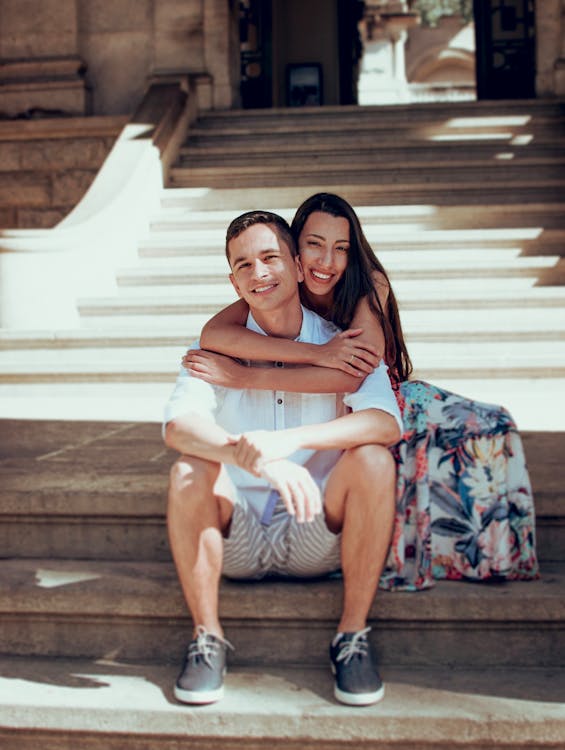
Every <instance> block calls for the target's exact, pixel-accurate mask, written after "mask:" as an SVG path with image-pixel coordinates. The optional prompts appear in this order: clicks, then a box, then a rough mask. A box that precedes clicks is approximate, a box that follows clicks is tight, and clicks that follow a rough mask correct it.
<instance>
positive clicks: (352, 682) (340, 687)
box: [330, 628, 385, 706]
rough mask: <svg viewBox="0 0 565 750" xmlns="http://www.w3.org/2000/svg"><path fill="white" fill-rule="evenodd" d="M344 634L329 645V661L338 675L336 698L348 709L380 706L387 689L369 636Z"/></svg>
mask: <svg viewBox="0 0 565 750" xmlns="http://www.w3.org/2000/svg"><path fill="white" fill-rule="evenodd" d="M370 629H371V628H365V629H364V630H359V631H358V632H357V633H342V634H340V635H338V636H336V637H335V638H334V640H333V641H332V643H331V644H330V660H331V665H332V672H333V673H334V675H335V689H334V695H335V697H336V698H337V700H338V701H339V702H340V703H346V704H347V705H348V706H368V705H370V704H371V703H377V702H378V701H380V700H381V698H382V697H383V696H384V694H385V688H384V685H383V682H382V680H381V678H380V675H379V672H378V670H377V664H376V661H375V658H374V656H373V654H372V652H371V647H370V645H369V641H368V640H367V633H368V632H369V630H370Z"/></svg>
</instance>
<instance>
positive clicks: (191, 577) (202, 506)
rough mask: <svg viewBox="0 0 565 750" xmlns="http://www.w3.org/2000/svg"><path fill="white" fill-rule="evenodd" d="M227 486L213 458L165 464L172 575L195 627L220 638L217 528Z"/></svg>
mask: <svg viewBox="0 0 565 750" xmlns="http://www.w3.org/2000/svg"><path fill="white" fill-rule="evenodd" d="M233 497H234V496H233V487H232V485H231V482H230V480H229V478H228V476H227V474H226V471H225V469H224V468H223V467H222V466H221V465H220V464H217V463H213V462H210V461H206V460H204V459H200V458H195V457H193V456H181V457H180V458H179V459H178V460H177V461H176V463H175V464H174V465H173V467H172V469H171V475H170V484H169V504H168V513H167V524H168V529H169V540H170V546H171V551H172V553H173V558H174V561H175V565H176V569H177V573H178V577H179V580H180V583H181V586H182V590H183V593H184V597H185V600H186V603H187V605H188V608H189V610H190V613H191V615H192V621H193V623H194V627H195V629H196V628H197V627H198V626H202V627H204V628H205V629H206V631H207V632H208V633H211V634H212V635H217V636H220V637H223V630H222V626H221V624H220V621H219V616H218V596H219V583H220V577H221V572H222V560H223V533H224V532H225V530H226V529H227V528H228V526H229V523H230V520H231V516H232V513H233Z"/></svg>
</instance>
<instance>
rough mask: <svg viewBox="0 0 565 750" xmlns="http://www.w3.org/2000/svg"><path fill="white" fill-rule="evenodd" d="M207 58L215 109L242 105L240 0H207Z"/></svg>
mask: <svg viewBox="0 0 565 750" xmlns="http://www.w3.org/2000/svg"><path fill="white" fill-rule="evenodd" d="M203 2H204V45H205V49H204V59H205V69H206V72H207V73H208V74H209V75H210V76H211V77H212V107H213V109H230V108H232V107H237V106H239V103H240V97H239V78H240V70H239V66H240V62H239V58H240V51H239V29H238V23H239V21H238V3H237V2H236V0H203Z"/></svg>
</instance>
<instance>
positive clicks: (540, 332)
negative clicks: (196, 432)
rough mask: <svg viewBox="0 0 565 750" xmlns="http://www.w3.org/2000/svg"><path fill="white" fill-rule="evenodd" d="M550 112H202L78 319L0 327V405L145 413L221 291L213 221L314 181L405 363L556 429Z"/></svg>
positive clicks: (155, 413) (559, 168) (8, 410)
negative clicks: (391, 310)
mask: <svg viewBox="0 0 565 750" xmlns="http://www.w3.org/2000/svg"><path fill="white" fill-rule="evenodd" d="M563 123H564V118H563V107H562V105H560V104H559V103H547V102H528V103H519V102H505V103H503V104H500V103H498V104H492V103H485V102H481V103H458V104H451V105H449V107H446V106H445V105H437V104H436V105H425V106H424V105H420V106H417V107H413V108H407V107H384V108H374V107H368V108H360V109H358V108H354V107H345V108H335V109H334V108H323V109H322V110H320V109H309V110H304V111H301V112H300V113H297V112H296V111H294V110H270V111H266V110H265V111H258V112H256V113H252V114H250V113H248V112H247V113H241V112H219V113H214V114H210V115H205V116H202V117H201V118H200V119H199V120H198V121H197V122H196V123H195V125H194V126H193V127H192V128H191V130H190V132H189V137H188V139H187V141H186V144H185V146H184V147H183V148H182V149H181V153H180V154H179V158H178V160H177V163H176V165H175V166H174V167H173V168H172V169H171V170H170V175H169V186H168V187H167V188H166V189H165V190H164V191H163V196H162V201H161V209H160V211H159V213H158V214H157V215H155V216H153V217H151V221H150V223H149V225H148V230H147V234H146V236H145V238H143V239H142V240H141V242H140V246H139V257H138V260H137V263H136V265H135V266H132V267H127V268H123V269H121V270H120V271H119V272H118V275H117V278H116V293H115V295H114V296H112V297H105V298H99V297H94V298H83V299H81V300H79V302H78V305H79V309H80V315H81V321H82V327H81V328H80V329H76V330H72V331H67V330H59V331H49V332H47V333H46V332H36V331H26V332H21V331H0V414H2V415H4V416H7V417H17V416H39V417H45V418H57V417H58V416H62V413H61V411H60V409H61V408H63V409H64V414H65V416H67V415H68V416H70V417H71V418H72V417H73V416H75V417H76V416H82V417H84V418H89V417H92V418H99V417H102V418H108V419H112V418H115V416H116V414H118V416H120V417H121V418H124V419H135V420H138V419H142V420H144V419H150V420H157V421H158V420H159V419H160V413H161V405H162V403H163V400H164V399H165V398H166V396H167V393H168V389H169V385H170V383H171V381H172V378H173V377H174V374H175V372H176V370H177V367H178V363H179V361H180V357H181V355H182V352H183V349H184V347H185V344H186V342H187V341H189V340H191V339H192V338H194V337H195V336H197V334H198V332H199V330H200V329H201V326H202V324H203V323H204V322H205V320H206V319H208V317H209V316H210V315H211V314H213V313H214V312H215V311H216V310H217V309H218V308H219V307H220V306H221V305H223V304H225V303H227V302H229V301H230V300H232V299H233V298H234V293H233V290H232V289H231V286H230V285H229V282H228V281H227V278H226V272H227V266H226V262H225V259H224V257H223V241H224V233H225V228H226V226H227V223H228V222H229V220H230V219H231V218H233V216H234V215H236V214H237V213H238V212H240V211H242V210H247V209H248V208H249V207H253V206H262V207H266V208H270V209H274V210H278V211H280V212H281V213H283V214H284V215H285V216H287V217H288V218H291V216H292V213H293V210H294V209H295V208H296V206H297V205H298V204H299V203H300V202H301V201H302V200H303V199H304V198H305V197H307V196H308V195H310V194H312V193H313V192H315V191H316V190H320V189H325V190H332V191H335V192H338V193H340V194H342V195H344V196H345V197H346V198H348V199H349V200H350V201H351V202H352V203H353V204H354V205H355V207H356V208H357V209H358V212H359V215H360V217H361V219H362V221H363V225H364V227H365V228H366V232H367V235H368V237H369V239H370V240H371V242H372V243H373V245H374V247H375V248H376V250H377V252H378V253H379V256H380V257H381V259H382V261H383V263H384V265H385V267H386V268H387V269H389V271H390V275H391V278H392V280H393V283H394V286H395V290H396V292H397V296H398V298H399V302H400V306H401V314H402V318H403V322H404V327H405V330H406V335H407V339H408V343H409V346H410V350H411V354H412V357H413V361H414V364H415V369H416V375H417V376H418V377H422V378H424V379H429V380H434V382H437V383H438V384H441V385H444V386H446V387H448V388H451V389H452V390H455V391H460V392H464V393H466V394H468V395H469V396H473V397H475V398H478V399H482V400H486V401H494V402H502V401H504V403H505V404H507V405H508V407H509V408H510V409H511V410H512V412H513V413H514V415H515V417H516V418H517V420H518V422H519V424H520V426H521V427H522V428H524V429H538V428H540V426H541V427H543V428H544V429H547V428H548V427H549V428H551V429H560V426H561V419H560V415H558V414H557V413H556V411H555V409H554V408H553V406H552V404H553V403H555V401H556V397H557V394H558V393H560V392H561V391H562V388H563V386H564V385H565V346H564V343H563V342H564V333H563V331H564V328H565V326H564V323H565V306H564V301H565V291H564V287H563V280H564V278H565V272H564V268H565V266H564V263H565V261H564V260H563V257H562V256H563V252H564V247H565V212H564V210H563V207H564V205H565V178H564V175H565V172H564V170H563V162H564V161H565V156H564V154H565V150H564V149H563V144H564V142H565V138H564V132H563V131H564V125H563ZM399 133H401V134H402V139H400V137H399ZM312 144H316V148H315V149H314V150H313V153H309V151H308V149H312ZM85 395H87V396H88V399H89V403H90V404H91V409H90V410H88V409H87V410H86V411H85V406H84V403H85V400H84V396H85ZM30 399H31V400H30ZM541 411H545V412H546V414H545V415H544V420H545V421H544V422H543V424H541V425H540V422H539V414H540V412H541ZM548 420H549V421H548Z"/></svg>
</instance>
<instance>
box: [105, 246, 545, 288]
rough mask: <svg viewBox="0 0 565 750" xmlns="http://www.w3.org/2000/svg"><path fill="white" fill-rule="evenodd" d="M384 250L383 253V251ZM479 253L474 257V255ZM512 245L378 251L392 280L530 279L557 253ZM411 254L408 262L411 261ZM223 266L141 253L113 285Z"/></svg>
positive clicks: (216, 259) (190, 275) (179, 278)
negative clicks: (526, 251)
mask: <svg viewBox="0 0 565 750" xmlns="http://www.w3.org/2000/svg"><path fill="white" fill-rule="evenodd" d="M387 255H388V256H389V257H387ZM477 256H479V257H477ZM515 256H516V253H515V252H514V251H512V250H510V251H508V250H506V251H505V250H502V251H499V254H498V257H497V254H496V253H493V254H487V253H480V254H479V253H477V254H476V255H471V256H469V255H468V254H465V255H464V256H463V255H462V256H461V257H459V258H457V257H454V254H453V253H452V252H451V251H449V250H444V251H442V250H440V251H436V252H434V251H426V250H422V251H420V252H419V253H418V254H417V257H414V253H413V251H410V250H408V251H406V250H405V251H402V250H399V251H398V252H397V253H392V252H390V251H389V252H388V253H387V252H385V253H379V259H380V261H381V262H382V263H383V265H384V267H385V268H386V270H387V273H388V275H389V276H390V279H391V281H392V282H393V283H394V282H396V281H397V280H407V279H420V280H431V281H435V280H439V279H459V278H466V279H469V280H477V279H483V278H487V279H492V278H504V279H511V278H517V277H520V278H522V277H526V278H530V279H532V280H533V281H534V282H535V281H536V280H537V279H538V277H539V276H541V275H542V274H543V273H545V272H546V271H548V270H551V269H552V268H554V267H555V266H556V265H557V262H558V260H559V258H558V257H557V256H551V255H549V256H536V257H525V258H516V257H515ZM412 258H413V260H414V262H411V259H412ZM228 272H229V266H228V264H227V261H226V258H225V256H223V255H219V254H218V255H213V256H206V255H204V256H193V257H191V258H190V260H185V261H184V263H176V262H174V261H171V262H169V263H168V264H165V263H164V262H163V260H162V259H160V258H144V259H143V260H141V261H140V262H139V264H138V265H137V266H135V267H132V268H123V269H120V270H119V271H118V272H117V274H116V281H117V283H118V287H119V288H122V287H132V286H133V287H141V286H143V287H146V288H149V287H155V286H167V285H170V286H176V285H187V286H190V285H193V284H214V283H225V280H226V277H227V274H228Z"/></svg>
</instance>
